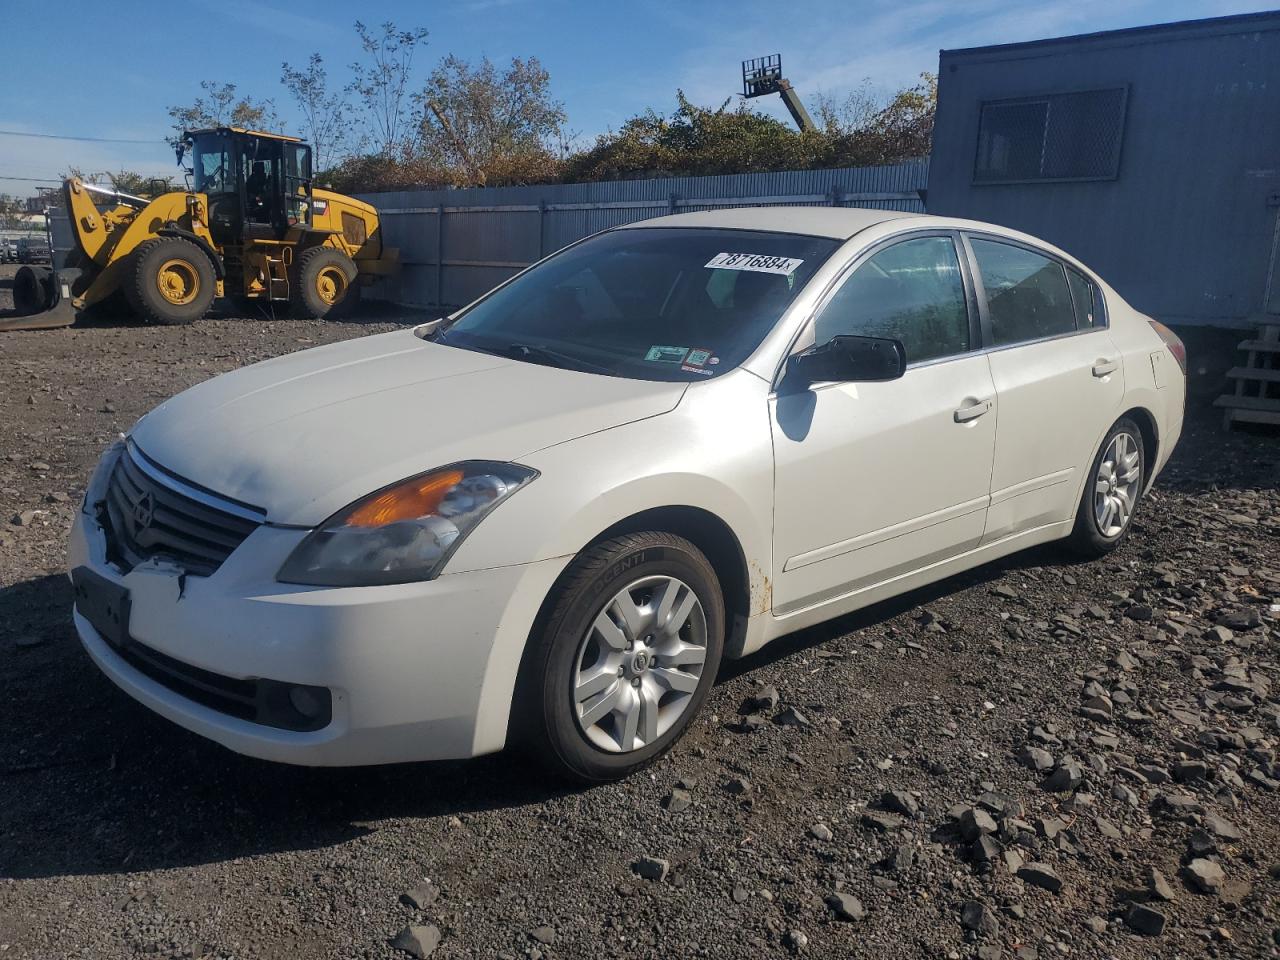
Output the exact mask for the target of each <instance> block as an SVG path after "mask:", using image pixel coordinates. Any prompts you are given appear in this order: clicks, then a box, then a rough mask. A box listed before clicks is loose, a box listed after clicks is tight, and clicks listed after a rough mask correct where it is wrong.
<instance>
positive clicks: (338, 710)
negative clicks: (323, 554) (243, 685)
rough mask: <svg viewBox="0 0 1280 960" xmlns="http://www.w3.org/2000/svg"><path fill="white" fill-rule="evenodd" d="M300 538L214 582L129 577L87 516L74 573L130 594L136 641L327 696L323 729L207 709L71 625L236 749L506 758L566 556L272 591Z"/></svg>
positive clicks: (133, 681) (133, 691) (87, 629)
mask: <svg viewBox="0 0 1280 960" xmlns="http://www.w3.org/2000/svg"><path fill="white" fill-rule="evenodd" d="M305 534H306V531H303V530H297V529H284V528H279V527H271V526H265V525H264V526H262V527H260V528H258V529H257V530H256V531H255V532H254V533H252V534H251V535H250V536H249V538H248V539H246V540H245V541H244V542H243V543H242V544H241V545H240V546H239V547H238V548H237V549H236V550H235V552H234V553H232V554H231V556H230V557H229V558H228V559H227V560H226V562H225V563H223V564H222V566H221V567H220V568H219V569H218V570H217V571H216V572H215V573H214V574H213V575H212V576H209V577H197V576H191V575H184V574H182V572H181V571H180V570H178V569H176V568H174V567H172V566H166V565H164V564H162V563H155V562H152V563H144V564H141V565H139V566H138V567H136V568H134V569H133V570H131V571H130V572H129V573H127V574H122V573H121V572H120V570H119V569H118V568H116V567H115V566H113V565H112V564H110V563H109V562H108V561H107V559H106V542H105V538H104V535H103V531H102V529H101V527H100V526H99V525H98V524H97V522H96V521H94V520H93V519H92V518H90V517H88V516H85V515H84V514H83V513H78V514H77V518H76V521H75V524H74V526H73V528H72V532H71V543H70V565H71V568H72V569H74V568H76V567H80V566H86V567H88V568H89V569H91V570H93V571H94V572H96V573H97V574H99V575H100V576H102V577H105V578H107V579H108V580H110V581H112V582H113V583H117V584H120V585H122V586H123V587H125V588H126V589H128V590H129V595H130V599H131V614H130V620H129V635H130V636H131V637H132V639H133V640H135V641H136V642H137V643H139V644H142V645H143V646H144V647H145V648H147V649H149V650H152V651H157V652H158V653H160V654H162V655H163V656H164V657H168V658H172V659H173V660H175V661H179V662H180V663H182V664H186V665H189V666H192V667H197V668H199V669H201V670H205V671H209V672H211V673H214V674H218V675H220V676H222V677H227V678H232V679H238V680H258V679H267V680H275V681H281V682H285V683H290V684H306V685H310V686H318V687H325V688H327V689H328V690H329V691H330V692H331V695H332V719H331V720H330V722H329V723H328V725H327V726H325V727H323V728H322V729H319V730H313V731H293V730H284V729H278V728H274V727H269V726H264V725H262V724H259V723H254V722H252V721H250V720H245V719H242V718H239V717H236V716H232V715H229V714H228V713H225V712H222V711H220V710H217V709H213V708H211V707H210V706H207V705H205V704H202V703H198V702H196V701H195V700H192V699H189V698H188V697H186V696H183V695H181V694H180V693H179V692H177V691H176V690H175V689H174V688H173V687H172V686H171V685H166V684H165V683H162V682H160V681H158V680H157V679H154V678H153V676H149V675H148V674H146V673H143V672H142V671H140V670H139V669H137V668H136V667H135V666H134V665H133V664H131V663H130V662H129V661H128V660H127V659H125V657H122V656H121V655H120V653H119V652H118V651H117V650H116V648H115V647H113V646H112V645H111V644H110V643H108V642H107V640H106V639H105V638H104V637H103V636H102V635H101V634H100V633H99V632H98V631H97V630H95V629H94V628H93V626H92V625H91V624H90V623H89V621H88V620H86V619H85V618H84V617H83V616H82V615H81V613H80V612H79V611H76V612H75V614H74V620H75V626H76V631H77V633H78V634H79V636H80V639H81V642H82V643H83V644H84V647H85V649H86V651H88V653H89V656H90V657H91V658H92V659H93V660H94V662H95V663H96V664H97V665H98V667H99V668H100V669H101V670H102V672H103V673H105V674H106V675H107V676H108V677H110V678H111V680H112V681H113V682H114V683H115V684H116V685H117V686H119V687H120V688H121V689H122V690H124V691H125V692H126V693H128V694H129V695H130V696H132V697H133V698H134V699H136V700H138V701H139V702H140V703H142V704H144V705H145V706H147V707H149V708H150V709H152V710H154V711H155V712H156V713H158V714H160V715H161V716H164V717H166V718H168V719H169V720H172V721H173V722H174V723H177V724H178V725H180V726H182V727H185V728H186V729H188V730H191V731H193V732H195V733H198V734H200V735H202V736H205V737H208V738H209V739H211V740H215V741H217V742H218V743H220V744H222V745H223V746H226V747H228V748H230V749H232V750H234V751H236V752H238V753H243V754H247V755H249V756H254V757H261V758H263V759H267V760H276V761H281V762H285V763H297V764H304V765H309V766H354V765H363V764H378V763H396V762H401V761H418V760H438V759H449V758H460V757H470V756H475V755H478V754H482V753H490V752H493V751H495V750H499V749H501V748H502V747H503V745H504V744H505V741H506V732H507V721H508V717H509V715H510V707H511V698H512V694H513V690H514V686H515V679H516V673H517V671H518V668H519V663H520V658H521V656H522V654H523V651H524V645H525V642H526V640H527V638H528V635H529V629H530V626H531V625H532V623H533V621H534V618H535V617H536V615H537V611H538V609H539V607H540V606H541V604H542V601H543V598H544V597H545V596H546V595H547V593H548V591H549V590H550V588H551V585H552V584H553V583H554V582H555V578H556V577H557V576H558V575H559V573H560V572H561V570H563V569H564V566H565V564H566V563H567V562H568V558H560V559H553V560H543V561H539V562H536V563H528V564H519V565H513V566H507V567H496V568H492V569H488V570H478V571H474V572H469V573H459V574H453V575H450V574H445V575H443V576H441V577H439V578H437V579H436V580H432V581H429V582H425V583H410V584H395V585H389V586H376V587H347V588H315V587H302V586H295V585H291V584H281V583H276V582H275V580H274V576H275V572H276V571H277V570H278V569H279V568H280V564H281V563H283V561H284V559H285V557H286V556H288V554H289V553H290V551H292V549H293V548H294V546H296V545H297V543H298V542H299V541H300V540H301V539H302V537H303V536H305Z"/></svg>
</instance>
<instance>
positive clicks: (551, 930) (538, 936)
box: [529, 926, 556, 946]
mask: <svg viewBox="0 0 1280 960" xmlns="http://www.w3.org/2000/svg"><path fill="white" fill-rule="evenodd" d="M529 936H530V937H532V938H533V939H534V940H537V941H538V942H539V943H544V944H546V945H547V946H550V945H551V944H553V943H555V942H556V930H555V927H545V926H544V927H534V928H533V929H532V930H530V931H529Z"/></svg>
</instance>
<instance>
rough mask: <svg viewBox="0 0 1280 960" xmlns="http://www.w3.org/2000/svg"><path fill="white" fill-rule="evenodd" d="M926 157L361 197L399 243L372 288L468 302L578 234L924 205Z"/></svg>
mask: <svg viewBox="0 0 1280 960" xmlns="http://www.w3.org/2000/svg"><path fill="white" fill-rule="evenodd" d="M928 174H929V162H928V160H913V161H909V162H907V163H900V164H892V165H888V166H880V167H850V168H840V169H835V170H795V171H784V172H778V173H747V174H735V175H729V176H721V177H672V178H667V179H661V180H620V181H614V182H609V183H570V184H549V185H539V186H531V187H488V188H481V189H475V190H410V191H402V192H392V193H374V194H365V195H363V196H362V198H361V199H364V200H367V201H368V202H370V203H372V204H373V205H374V206H376V207H377V208H378V210H379V211H380V213H381V216H382V229H383V231H384V240H385V242H386V243H388V244H390V245H391V246H395V247H399V248H400V260H401V264H402V269H401V271H400V273H399V275H398V276H396V277H392V278H390V279H389V280H388V281H386V282H385V283H382V284H379V285H378V286H377V287H375V288H374V291H373V292H374V294H375V295H377V296H380V297H384V298H386V299H389V300H394V301H396V302H397V303H404V304H409V305H412V306H421V307H438V306H454V305H457V304H463V303H469V302H470V301H471V300H473V299H475V298H476V297H478V296H479V295H480V294H482V293H484V292H485V291H486V290H488V289H490V288H491V287H493V286H495V285H496V284H498V283H499V282H501V281H502V280H505V279H506V278H507V277H509V276H511V274H513V273H515V272H516V271H517V270H520V269H522V268H524V267H525V266H527V265H528V264H530V263H533V262H534V261H536V260H538V259H540V258H541V257H543V256H546V255H547V254H549V253H552V252H554V251H556V250H558V249H560V248H561V247H563V246H566V245H567V244H570V243H572V242H573V241H575V240H579V239H581V238H582V237H586V236H589V235H591V234H593V233H596V232H598V231H600V230H604V229H607V228H609V227H614V226H617V225H619V224H623V223H631V222H633V221H635V220H645V219H648V218H649V217H658V216H665V215H666V214H668V213H686V212H689V211H693V210H711V209H716V208H721V207H730V206H732V207H742V206H761V205H766V204H786V205H795V206H845V207H876V208H881V209H888V210H907V211H917V212H920V211H923V210H924V204H923V203H922V201H921V199H920V194H919V191H920V190H922V189H923V188H924V186H925V183H926V181H927V180H928Z"/></svg>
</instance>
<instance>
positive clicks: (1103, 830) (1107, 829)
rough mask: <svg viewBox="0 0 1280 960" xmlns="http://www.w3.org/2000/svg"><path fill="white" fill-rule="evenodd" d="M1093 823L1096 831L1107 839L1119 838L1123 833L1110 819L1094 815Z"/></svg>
mask: <svg viewBox="0 0 1280 960" xmlns="http://www.w3.org/2000/svg"><path fill="white" fill-rule="evenodd" d="M1093 824H1094V826H1096V827H1097V828H1098V833H1100V834H1102V835H1103V836H1104V837H1106V838H1107V839H1108V840H1119V839H1120V838H1121V837H1123V836H1124V834H1123V833H1121V832H1120V828H1119V827H1117V826H1116V825H1115V824H1114V823H1112V822H1111V821H1110V820H1104V819H1103V818H1102V817H1094V818H1093Z"/></svg>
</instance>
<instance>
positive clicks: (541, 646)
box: [71, 207, 1186, 781]
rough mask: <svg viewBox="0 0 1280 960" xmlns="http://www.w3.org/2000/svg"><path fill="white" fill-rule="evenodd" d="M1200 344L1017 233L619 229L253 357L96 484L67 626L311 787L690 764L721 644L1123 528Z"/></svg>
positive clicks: (122, 450)
mask: <svg viewBox="0 0 1280 960" xmlns="http://www.w3.org/2000/svg"><path fill="white" fill-rule="evenodd" d="M1185 383H1186V381H1185V353H1184V350H1183V345H1182V343H1181V341H1180V340H1178V338H1177V337H1176V336H1174V335H1173V334H1172V333H1171V332H1170V331H1169V330H1167V329H1166V328H1165V327H1163V326H1162V325H1160V324H1159V323H1157V322H1155V321H1153V320H1151V319H1149V318H1148V317H1145V316H1143V315H1142V314H1140V313H1138V312H1136V311H1135V310H1134V309H1133V308H1132V307H1130V306H1129V305H1128V304H1126V303H1125V302H1124V300H1122V299H1121V298H1120V296H1119V295H1118V294H1117V293H1116V292H1115V291H1114V290H1112V289H1111V288H1110V287H1108V286H1107V285H1106V284H1105V283H1104V282H1103V281H1102V280H1101V279H1099V278H1098V276H1097V275H1096V274H1094V273H1093V272H1092V271H1090V270H1089V269H1088V268H1087V267H1085V266H1083V265H1082V264H1081V263H1079V262H1078V261H1077V260H1075V259H1074V258H1073V257H1071V256H1070V255H1068V254H1066V253H1064V252H1063V251H1061V250H1057V249H1055V248H1054V247H1052V246H1049V245H1048V244H1045V243H1042V242H1040V241H1037V240H1035V239H1034V238H1032V237H1028V236H1025V235H1022V234H1018V233H1015V232H1013V231H1010V230H1006V229H1003V228H1000V227H994V226H990V225H987V224H981V223H974V222H968V221H959V220H949V219H941V218H937V217H929V216H919V215H911V214H902V213H893V212H887V211H879V210H856V209H829V208H795V207H790V208H757V209H742V210H725V211H719V212H710V213H694V214H686V215H682V216H672V217H663V218H659V219H656V220H649V221H646V222H643V223H638V224H633V225H630V226H627V227H622V228H618V229H614V230H610V231H607V232H605V233H602V234H598V235H596V236H594V237H591V238H589V239H586V240H584V241H581V242H580V243H577V244H574V245H573V246H570V247H568V248H566V249H565V250H562V251H561V252H559V253H557V254H555V255H554V256H552V257H550V258H548V259H546V260H544V261H542V262H541V263H539V264H537V265H535V266H533V267H531V268H530V269H528V270H526V271H525V272H523V273H521V274H519V275H518V276H516V277H514V278H513V279H511V280H509V281H507V282H506V283H505V284H503V285H502V286H500V287H498V288H497V289H496V290H494V291H492V292H491V293H489V294H487V295H486V296H484V297H483V298H481V299H480V300H478V301H477V302H475V303H473V304H472V305H471V306H469V307H467V308H465V309H463V310H461V311H459V312H457V313H455V314H453V315H452V316H450V317H449V318H447V319H444V320H440V321H435V322H433V323H429V324H426V325H424V326H421V327H418V328H417V329H413V330H405V331H402V332H395V333H388V334H384V335H381V336H372V337H367V338H364V339H358V340H352V341H348V342H344V343H340V344H335V345H332V346H326V347H321V348H317V349H312V350H306V351H303V352H300V353H295V354H291V355H289V356H284V357H279V358H277V359H274V360H269V361H267V362H265V363H259V364H256V365H254V366H251V367H248V368H246V369H243V370H239V371H236V372H234V373H230V374H227V375H225V376H221V377H217V378H215V379H213V380H210V381H208V382H205V383H202V384H200V385H199V386H197V387H194V388H192V389H191V390H188V391H186V392H185V393H182V394H180V395H178V396H176V397H174V398H173V399H171V400H169V401H167V402H166V403H164V404H161V405H160V406H159V407H158V408H156V409H155V410H154V411H152V412H151V413H149V414H147V415H146V416H145V417H143V418H142V420H140V421H139V422H138V423H137V424H136V425H135V427H134V428H133V430H132V431H131V433H130V435H129V436H128V437H127V438H126V439H124V440H123V441H122V442H121V443H119V444H117V445H116V446H114V447H113V448H112V449H111V450H109V451H108V452H107V454H106V455H105V456H104V457H103V459H102V462H101V464H100V465H99V467H98V470H97V472H96V473H95V475H94V478H93V479H92V481H91V483H90V486H89V489H88V494H87V496H86V498H85V503H84V507H83V509H82V511H81V512H80V514H79V517H78V520H77V522H76V524H75V526H74V529H73V531H72V535H71V566H72V570H71V576H72V580H73V583H74V587H75V597H76V600H75V604H76V609H75V625H76V628H77V630H78V631H79V635H80V638H81V640H82V641H83V643H84V646H85V648H86V649H87V650H88V652H89V655H90V656H91V657H92V658H93V659H94V660H95V661H96V662H97V664H98V665H99V667H101V669H102V670H103V671H104V672H105V673H106V674H107V676H109V677H110V678H111V679H112V680H113V681H114V682H115V683H116V684H118V685H119V686H120V687H122V688H123V689H124V690H125V691H126V692H128V693H129V694H130V695H131V696H133V697H135V698H136V699H137V700H139V701H141V702H142V703H143V704H145V705H147V706H148V707H150V708H151V709H153V710H154V711H156V712H157V713H159V714H161V715H163V716H165V717H168V718H169V719H170V720H172V721H174V722H175V723H178V724H181V725H182V726H184V727H186V728H188V729H190V730H193V731H195V732H197V733H199V734H202V735H204V736H206V737H209V738H211V739H213V740H216V741H218V742H219V743H222V744H224V745H225V746H227V747H230V748H231V749H232V750H237V751H240V752H242V753H246V754H251V755H254V756H258V757H265V758H269V759H272V760H280V761H285V762H290V763H300V764H314V765H344V764H374V763H389V762H395V761H408V760H425V759H435V758H447V757H469V756H475V755H477V754H483V753H489V752H492V751H496V750H500V749H502V748H503V747H504V746H506V745H508V744H514V743H519V744H521V745H524V746H527V747H530V748H532V749H534V750H536V751H537V752H538V753H539V754H541V755H542V756H543V757H545V758H546V759H547V760H548V761H549V762H550V763H551V764H552V766H553V767H555V768H557V769H559V770H561V771H563V772H565V773H568V774H569V775H571V776H573V777H576V778H579V779H582V780H586V781H601V780H609V779H614V778H618V777H622V776H624V775H626V774H628V773H630V772H632V771H634V770H636V769H637V768H639V767H640V766H642V765H644V764H645V763H647V762H649V761H651V760H653V759H654V758H655V757H656V756H658V755H660V754H662V753H663V752H664V751H666V750H667V749H669V748H670V747H671V745H672V744H673V743H674V742H675V740H676V739H677V738H679V736H680V735H681V733H682V732H683V731H684V730H685V729H686V728H687V727H688V726H689V724H690V722H691V721H692V720H693V719H694V717H695V716H696V715H697V713H698V710H699V708H700V707H701V706H702V704H703V702H704V701H705V700H706V698H707V695H708V692H709V690H710V688H711V686H712V684H713V683H714V681H715V676H716V671H717V668H718V667H719V665H720V661H721V658H722V657H725V656H728V657H741V656H743V655H744V654H749V653H751V652H752V651H754V650H758V649H759V648H760V647H762V646H763V645H764V644H766V643H768V642H769V641H771V640H773V639H775V638H777V637H779V636H782V635H783V634H786V633H790V632H792V631H794V630H798V629H800V628H803V627H807V626H810V625H811V624H814V623H818V622H820V621H823V620H828V619H830V618H832V617H836V616H840V615H841V614H845V613H848V612H849V611H851V610H854V609H857V608H859V607H863V606H866V605H867V604H870V603H874V602H876V601H878V600H882V599H884V598H886V597H889V596H892V595H894V594H899V593H902V592H904V591H907V590H910V589H912V588H915V587H919V586H921V585H922V584H926V583H929V582H931V581H934V580H938V579H941V578H943V577H947V576H950V575H952V574H954V573H956V572H958V571H961V570H964V569H967V568H970V567H974V566H977V565H978V564H982V563H986V562H988V561H991V560H993V559H995V558H997V557H1001V556H1004V555H1006V554H1009V553H1013V552H1014V551H1017V550H1022V549H1025V548H1027V547H1030V546H1032V545H1033V544H1040V543H1044V542H1046V541H1050V540H1067V541H1069V542H1070V545H1071V546H1072V547H1074V548H1075V549H1076V550H1078V551H1082V552H1084V553H1086V554H1090V555H1095V556H1096V555H1100V554H1103V553H1105V552H1107V551H1109V550H1111V549H1114V548H1115V546H1116V545H1117V544H1118V543H1119V542H1120V541H1121V540H1123V539H1124V537H1125V535H1126V533H1127V532H1128V530H1129V527H1130V524H1131V521H1132V517H1133V515H1134V511H1135V509H1137V508H1138V505H1139V503H1140V501H1141V499H1142V496H1143V493H1144V492H1145V491H1146V490H1148V489H1149V488H1150V486H1151V483H1152V482H1153V480H1154V479H1155V477H1156V475H1157V474H1158V473H1159V471H1160V469H1161V467H1163V466H1164V464H1165V463H1166V461H1167V460H1168V459H1169V455H1170V453H1171V452H1172V451H1173V447H1174V444H1175V443H1176V442H1177V440H1178V435H1179V432H1180V430H1181V427H1182V413H1183V402H1184V393H1185Z"/></svg>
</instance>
